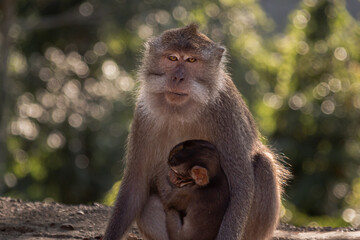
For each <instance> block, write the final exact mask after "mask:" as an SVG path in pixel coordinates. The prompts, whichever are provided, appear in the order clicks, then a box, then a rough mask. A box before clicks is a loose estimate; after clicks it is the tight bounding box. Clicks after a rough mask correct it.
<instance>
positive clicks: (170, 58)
mask: <svg viewBox="0 0 360 240" xmlns="http://www.w3.org/2000/svg"><path fill="white" fill-rule="evenodd" d="M168 59H169V60H170V61H177V60H178V58H177V57H175V56H171V55H170V56H169V57H168Z"/></svg>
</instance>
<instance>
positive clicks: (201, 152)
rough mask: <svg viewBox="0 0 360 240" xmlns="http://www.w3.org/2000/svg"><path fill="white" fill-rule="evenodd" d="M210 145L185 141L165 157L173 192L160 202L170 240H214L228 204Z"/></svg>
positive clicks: (226, 189) (197, 141)
mask: <svg viewBox="0 0 360 240" xmlns="http://www.w3.org/2000/svg"><path fill="white" fill-rule="evenodd" d="M219 159H220V157H219V153H218V151H217V149H216V147H215V146H214V145H212V144H211V143H209V142H207V141H203V140H188V141H185V142H182V143H179V144H178V145H176V146H175V147H174V148H173V149H172V150H171V151H170V154H169V159H168V164H169V166H170V171H169V173H168V175H169V180H170V182H171V183H172V184H173V186H174V188H173V189H172V191H171V192H170V193H169V195H168V196H167V197H166V199H165V200H164V203H163V204H164V207H165V215H166V226H167V232H168V234H169V239H170V240H187V239H189V240H191V239H198V240H212V239H215V238H216V235H217V232H218V230H219V228H220V224H221V221H222V218H223V216H224V214H225V211H226V208H227V205H228V201H229V188H228V184H227V179H226V176H225V174H224V172H223V170H222V168H221V166H220V163H219Z"/></svg>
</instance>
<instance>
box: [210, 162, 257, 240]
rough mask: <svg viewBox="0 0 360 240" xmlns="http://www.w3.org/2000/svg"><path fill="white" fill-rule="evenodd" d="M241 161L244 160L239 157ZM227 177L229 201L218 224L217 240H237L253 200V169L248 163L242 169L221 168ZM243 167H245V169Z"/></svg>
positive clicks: (241, 234)
mask: <svg viewBox="0 0 360 240" xmlns="http://www.w3.org/2000/svg"><path fill="white" fill-rule="evenodd" d="M241 161H246V160H244V159H241ZM223 169H224V172H225V174H229V175H231V176H232V177H230V178H229V180H228V183H229V190H230V202H229V206H228V208H227V210H226V212H225V215H224V218H223V221H222V223H221V226H220V230H219V233H218V235H217V238H216V239H217V240H232V239H233V240H239V239H242V238H241V236H243V234H244V229H245V226H246V222H247V219H248V215H249V212H250V208H251V205H252V202H253V196H254V191H255V186H254V176H253V169H252V168H251V165H250V163H247V162H246V163H244V164H243V166H242V169H228V168H226V167H224V168H223ZM245 169H247V170H246V171H245Z"/></svg>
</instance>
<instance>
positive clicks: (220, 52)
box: [215, 46, 226, 61]
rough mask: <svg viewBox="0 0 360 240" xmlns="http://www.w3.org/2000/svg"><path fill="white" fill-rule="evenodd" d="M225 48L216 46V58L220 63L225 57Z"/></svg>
mask: <svg viewBox="0 0 360 240" xmlns="http://www.w3.org/2000/svg"><path fill="white" fill-rule="evenodd" d="M225 51H226V48H225V47H223V46H217V48H216V51H215V56H216V58H217V59H218V60H219V61H221V59H222V57H223V56H224V55H225Z"/></svg>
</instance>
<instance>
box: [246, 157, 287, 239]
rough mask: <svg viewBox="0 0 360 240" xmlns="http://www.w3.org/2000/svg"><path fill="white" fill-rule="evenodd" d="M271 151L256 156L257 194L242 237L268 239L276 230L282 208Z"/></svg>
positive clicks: (254, 163)
mask: <svg viewBox="0 0 360 240" xmlns="http://www.w3.org/2000/svg"><path fill="white" fill-rule="evenodd" d="M274 161H275V159H273V156H272V155H271V153H258V154H256V155H255V156H254V162H253V167H254V176H255V194H254V201H253V205H252V206H251V210H250V214H249V218H248V221H247V224H246V228H245V232H244V236H243V238H242V239H244V240H247V239H256V240H265V239H266V240H268V239H271V235H272V233H273V231H274V230H275V228H276V226H277V224H278V219H279V210H280V201H281V196H280V184H279V183H278V177H277V175H276V172H277V170H276V166H275V163H274Z"/></svg>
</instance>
